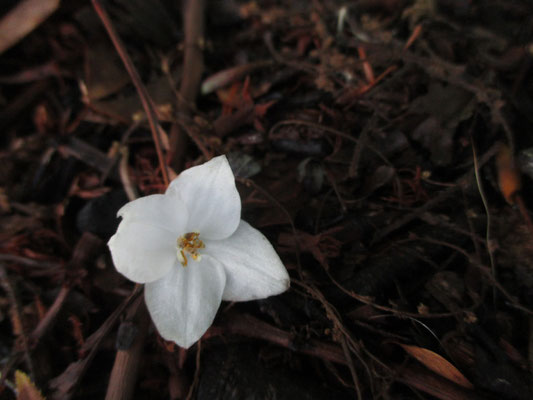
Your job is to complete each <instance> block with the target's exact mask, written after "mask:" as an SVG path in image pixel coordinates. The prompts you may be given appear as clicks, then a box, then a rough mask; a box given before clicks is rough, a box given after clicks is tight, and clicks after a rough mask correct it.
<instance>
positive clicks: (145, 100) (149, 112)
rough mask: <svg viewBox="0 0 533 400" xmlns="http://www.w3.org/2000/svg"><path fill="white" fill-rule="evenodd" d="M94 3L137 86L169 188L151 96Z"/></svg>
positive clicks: (112, 28)
mask: <svg viewBox="0 0 533 400" xmlns="http://www.w3.org/2000/svg"><path fill="white" fill-rule="evenodd" d="M92 3H93V7H94V9H95V11H96V13H97V14H98V16H99V17H100V20H101V21H102V23H103V25H104V27H105V29H106V31H107V33H108V35H109V38H110V39H111V41H112V42H113V45H114V46H115V49H116V50H117V53H118V55H119V56H120V58H121V60H122V63H123V64H124V67H125V68H126V71H128V74H129V75H130V78H131V80H132V82H133V84H134V85H135V89H137V93H138V95H139V98H140V99H141V103H142V105H143V108H144V112H145V113H146V117H147V118H148V123H149V124H150V130H151V131H152V137H153V139H154V145H155V150H156V152H157V158H158V159H159V165H160V168H161V174H162V175H163V181H164V183H165V186H168V183H169V179H168V171H167V167H166V164H165V158H164V156H163V150H162V147H163V146H162V140H161V137H160V134H159V122H158V121H157V116H156V114H155V112H154V109H153V105H152V101H151V99H150V95H149V94H148V91H147V90H146V87H145V86H144V84H143V83H142V81H141V78H140V76H139V74H138V72H137V69H136V68H135V66H134V65H133V62H132V61H131V58H130V56H129V55H128V52H127V51H126V47H125V46H124V44H123V43H122V41H121V40H120V38H119V36H118V35H117V33H116V32H115V28H114V27H113V24H112V22H111V19H110V18H109V16H108V15H107V12H106V11H105V10H104V8H103V6H102V4H101V3H100V0H92Z"/></svg>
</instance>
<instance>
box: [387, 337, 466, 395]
mask: <svg viewBox="0 0 533 400" xmlns="http://www.w3.org/2000/svg"><path fill="white" fill-rule="evenodd" d="M397 344H398V345H400V346H401V347H402V348H403V349H404V350H405V351H406V352H407V353H409V355H410V356H412V357H414V358H416V359H417V360H418V361H420V362H421V363H422V364H424V365H425V366H426V367H427V368H429V369H430V370H431V371H433V372H435V373H437V374H439V375H440V376H442V377H444V378H446V379H448V380H450V381H452V382H454V383H456V384H458V385H459V386H462V387H464V388H467V389H472V388H473V387H474V386H473V385H472V384H471V383H470V381H469V380H468V379H466V378H465V376H464V375H463V374H462V373H461V372H460V371H459V370H458V369H457V368H455V367H454V366H453V365H452V364H451V363H450V362H449V361H448V360H446V359H445V358H444V357H442V356H440V355H438V354H437V353H435V352H433V351H431V350H428V349H424V348H422V347H418V346H411V345H408V344H403V343H397Z"/></svg>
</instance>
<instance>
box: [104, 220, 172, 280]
mask: <svg viewBox="0 0 533 400" xmlns="http://www.w3.org/2000/svg"><path fill="white" fill-rule="evenodd" d="M176 239H177V237H176V236H175V235H174V234H173V233H172V232H169V231H168V230H165V229H163V228H160V227H159V226H154V225H146V224H145V223H144V222H138V221H132V220H130V219H128V220H123V221H122V222H121V223H120V225H119V226H118V229H117V233H115V234H114V235H113V237H111V239H109V242H108V243H107V245H108V246H109V249H110V250H111V256H112V257H113V263H114V264H115V268H116V269H117V271H118V272H120V273H121V274H122V275H124V276H125V277H126V278H128V279H129V280H132V281H134V282H137V283H146V282H152V281H155V280H158V279H160V278H161V277H162V276H164V275H165V274H166V273H168V271H169V270H170V268H171V267H172V266H173V265H174V263H176V262H177V257H176V251H177V248H176Z"/></svg>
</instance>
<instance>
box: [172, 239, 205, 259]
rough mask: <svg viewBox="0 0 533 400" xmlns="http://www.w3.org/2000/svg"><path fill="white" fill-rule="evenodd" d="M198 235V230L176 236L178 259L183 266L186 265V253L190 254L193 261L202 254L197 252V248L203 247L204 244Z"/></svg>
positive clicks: (200, 257)
mask: <svg viewBox="0 0 533 400" xmlns="http://www.w3.org/2000/svg"><path fill="white" fill-rule="evenodd" d="M199 237H200V232H189V233H186V234H185V235H183V236H180V237H179V238H178V240H177V245H176V246H177V248H178V252H177V255H178V261H179V262H180V263H181V265H183V266H184V267H186V266H187V253H188V254H190V255H191V257H192V259H193V260H194V261H200V260H201V259H202V256H201V255H200V254H198V250H200V249H203V248H205V245H204V242H202V241H201V240H200V239H199Z"/></svg>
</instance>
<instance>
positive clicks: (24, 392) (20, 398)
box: [15, 370, 45, 400]
mask: <svg viewBox="0 0 533 400" xmlns="http://www.w3.org/2000/svg"><path fill="white" fill-rule="evenodd" d="M15 383H16V385H17V400H45V398H44V397H43V395H42V394H41V391H40V390H39V389H37V388H36V387H35V385H34V384H33V382H32V381H31V379H30V378H29V377H28V375H26V374H25V373H24V372H22V371H19V370H16V371H15Z"/></svg>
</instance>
